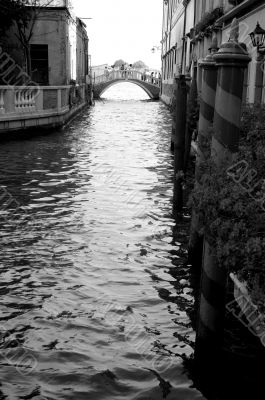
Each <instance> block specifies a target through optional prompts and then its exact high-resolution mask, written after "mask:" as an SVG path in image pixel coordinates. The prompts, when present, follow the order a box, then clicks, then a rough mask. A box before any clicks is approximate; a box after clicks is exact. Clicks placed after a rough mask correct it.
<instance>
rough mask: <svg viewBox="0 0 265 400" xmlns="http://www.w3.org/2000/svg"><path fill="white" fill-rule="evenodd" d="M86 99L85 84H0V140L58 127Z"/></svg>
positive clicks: (83, 104)
mask: <svg viewBox="0 0 265 400" xmlns="http://www.w3.org/2000/svg"><path fill="white" fill-rule="evenodd" d="M90 102H91V98H90V91H89V89H88V85H85V84H84V85H68V86H21V87H14V86H0V140H2V139H6V138H9V137H11V136H14V135H17V136H19V134H23V133H27V132H30V131H31V132H35V133H36V130H39V131H43V130H46V131H47V130H51V129H56V128H59V127H62V126H64V125H65V124H66V123H67V122H69V121H70V120H71V119H72V118H73V117H74V116H76V115H77V114H78V113H79V112H80V111H82V109H83V108H84V107H86V106H89V104H90Z"/></svg>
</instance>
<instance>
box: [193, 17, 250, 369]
mask: <svg viewBox="0 0 265 400" xmlns="http://www.w3.org/2000/svg"><path fill="white" fill-rule="evenodd" d="M238 36H239V25H238V21H237V20H236V19H234V21H233V23H232V25H231V33H230V38H229V41H228V42H227V43H224V44H222V46H221V48H220V50H219V51H218V53H217V54H215V55H214V59H215V61H216V63H217V68H218V78H217V91H216V101H215V114H214V136H213V139H212V157H213V160H214V162H215V163H216V165H217V167H218V166H221V165H222V166H223V165H225V166H226V165H227V166H229V165H230V164H231V162H232V160H233V156H234V155H235V154H236V153H237V151H238V144H239V125H240V117H241V105H242V95H243V85H244V71H245V69H246V67H247V65H248V63H249V61H250V60H251V59H250V57H249V56H248V53H247V52H246V50H245V49H244V48H243V47H242V46H241V45H240V44H239V43H238ZM226 284H227V273H226V270H225V269H224V268H223V267H222V266H219V265H218V264H217V260H216V256H215V248H214V247H213V246H212V244H211V243H210V242H209V240H208V238H206V239H205V242H204V256H203V269H202V277H201V298H200V306H199V318H198V326H197V336H196V347H195V359H196V360H197V361H198V360H199V361H200V362H204V363H206V365H207V364H208V365H207V366H208V367H209V366H211V367H210V368H212V365H211V362H213V361H216V360H217V359H218V357H217V356H218V355H220V352H221V349H222V342H223V329H224V315H225V300H226Z"/></svg>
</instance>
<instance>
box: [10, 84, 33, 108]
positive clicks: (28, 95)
mask: <svg viewBox="0 0 265 400" xmlns="http://www.w3.org/2000/svg"><path fill="white" fill-rule="evenodd" d="M15 110H16V111H17V112H19V113H24V112H32V111H35V110H36V91H33V90H30V89H24V88H23V89H17V90H15Z"/></svg>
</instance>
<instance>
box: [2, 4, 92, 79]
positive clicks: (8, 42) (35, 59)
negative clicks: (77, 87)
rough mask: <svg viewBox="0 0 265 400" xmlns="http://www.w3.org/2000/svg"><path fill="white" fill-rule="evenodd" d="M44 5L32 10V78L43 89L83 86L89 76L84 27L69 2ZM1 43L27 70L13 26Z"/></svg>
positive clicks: (86, 38)
mask: <svg viewBox="0 0 265 400" xmlns="http://www.w3.org/2000/svg"><path fill="white" fill-rule="evenodd" d="M44 3H45V2H44ZM46 4H48V6H43V7H41V8H40V9H38V10H37V11H36V10H32V13H33V14H34V15H33V18H35V22H34V24H33V34H32V37H31V38H30V42H29V48H30V60H31V79H32V81H34V82H36V83H37V84H39V85H43V86H49V85H50V86H60V85H69V84H70V83H71V82H73V81H75V82H76V83H85V82H86V81H87V75H88V73H89V67H88V36H87V32H86V25H85V24H84V23H83V22H82V21H81V20H80V19H79V18H77V17H75V15H74V14H73V11H72V8H71V6H70V3H69V2H68V0H54V1H53V2H48V3H47V2H46ZM29 8H30V6H29ZM1 44H2V46H3V48H4V50H5V51H6V52H7V53H8V54H10V56H11V57H12V58H13V59H14V60H15V62H16V63H18V64H19V65H20V67H21V68H22V69H23V70H27V68H26V58H25V53H24V51H23V48H22V46H21V43H20V41H19V40H18V39H17V28H16V26H15V24H14V26H13V27H12V28H11V29H10V31H9V32H7V34H6V36H5V37H4V38H2V43H1Z"/></svg>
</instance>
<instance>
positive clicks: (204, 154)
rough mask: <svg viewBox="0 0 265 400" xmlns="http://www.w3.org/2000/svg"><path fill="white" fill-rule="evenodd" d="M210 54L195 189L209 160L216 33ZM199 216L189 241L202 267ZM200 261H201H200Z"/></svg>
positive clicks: (192, 257) (205, 62) (204, 71)
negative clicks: (204, 165) (203, 167)
mask: <svg viewBox="0 0 265 400" xmlns="http://www.w3.org/2000/svg"><path fill="white" fill-rule="evenodd" d="M209 50H210V54H208V55H207V56H206V58H205V59H204V60H202V62H201V63H200V68H201V69H202V87H201V99H200V117H199V127H198V140H197V143H198V147H197V157H196V170H195V187H198V186H199V185H200V180H201V177H202V172H201V166H202V164H203V162H204V161H206V160H207V159H208V158H209V153H210V148H211V139H212V132H211V131H210V129H211V128H212V127H213V118H214V105H215V95H216V85H217V66H216V62H215V59H214V57H213V56H214V54H215V53H216V52H217V51H218V46H217V36H216V34H215V33H214V34H213V39H212V44H211V47H210V49H209ZM200 228H201V227H200V223H199V216H198V215H197V213H196V212H195V211H193V215H192V221H191V232H190V241H189V258H190V260H191V263H192V264H193V265H195V264H196V265H197V264H199V265H198V267H200V266H201V260H202V245H203V237H202V236H201V235H200V234H199V232H200ZM199 260H200V261H199Z"/></svg>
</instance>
